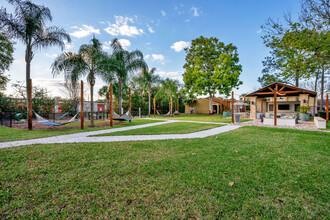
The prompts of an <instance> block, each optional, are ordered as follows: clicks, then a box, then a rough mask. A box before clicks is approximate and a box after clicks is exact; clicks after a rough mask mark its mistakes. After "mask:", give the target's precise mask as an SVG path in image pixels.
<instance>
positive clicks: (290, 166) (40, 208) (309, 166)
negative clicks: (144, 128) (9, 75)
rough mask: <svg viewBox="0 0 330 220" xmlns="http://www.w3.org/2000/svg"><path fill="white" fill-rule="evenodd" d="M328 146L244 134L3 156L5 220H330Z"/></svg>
mask: <svg viewBox="0 0 330 220" xmlns="http://www.w3.org/2000/svg"><path fill="white" fill-rule="evenodd" d="M329 146H330V138H329V134H328V133H324V132H312V131H298V130H292V129H279V128H262V127H242V128H239V129H237V130H234V131H231V132H227V133H222V134H219V135H217V136H213V137H208V138H204V139H185V140H163V141H139V142H119V143H86V144H50V145H36V146H25V147H15V148H8V149H1V150H0V169H1V172H0V184H1V187H0V198H1V199H0V218H2V219H4V218H92V219H94V218H134V219H135V218H140V219H146V218H165V219H168V218H171V219H174V218H201V219H219V218H226V219H236V218H240V219H248V218H249V219H251V218H253V219H271V218H275V219H280V218H281V219H282V218H284V219H286V218H290V219H307V218H311V219H329V217H330V214H329V210H330V207H329V194H330V190H329V182H330V170H329V167H330V166H329V158H330V151H329ZM230 182H234V185H233V186H232V187H230V186H229V183H230Z"/></svg>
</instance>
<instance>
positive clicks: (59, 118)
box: [56, 112, 69, 120]
mask: <svg viewBox="0 0 330 220" xmlns="http://www.w3.org/2000/svg"><path fill="white" fill-rule="evenodd" d="M67 114H69V112H67V113H65V114H64V115H61V116H60V117H58V118H56V120H61V119H62V118H64V117H65V116H66V115H67Z"/></svg>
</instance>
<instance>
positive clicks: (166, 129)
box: [96, 122, 223, 136]
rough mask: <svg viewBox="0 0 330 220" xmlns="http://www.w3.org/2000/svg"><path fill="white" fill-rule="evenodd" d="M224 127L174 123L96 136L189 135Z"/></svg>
mask: <svg viewBox="0 0 330 220" xmlns="http://www.w3.org/2000/svg"><path fill="white" fill-rule="evenodd" d="M220 126H223V125H217V124H201V123H189V122H173V123H168V124H163V125H156V126H152V127H146V128H140V129H134V130H129V131H118V132H114V133H108V134H100V135H96V136H119V135H149V134H151V135H153V134H187V133H192V132H197V131H202V130H208V129H211V128H216V127H220Z"/></svg>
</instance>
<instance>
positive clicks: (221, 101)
mask: <svg viewBox="0 0 330 220" xmlns="http://www.w3.org/2000/svg"><path fill="white" fill-rule="evenodd" d="M222 103H223V100H222V99H220V112H219V113H220V115H222Z"/></svg>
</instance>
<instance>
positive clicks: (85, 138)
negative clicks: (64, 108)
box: [0, 120, 240, 148]
mask: <svg viewBox="0 0 330 220" xmlns="http://www.w3.org/2000/svg"><path fill="white" fill-rule="evenodd" d="M175 122H177V121H174V120H168V121H165V122H157V123H152V124H144V125H136V126H131V127H125V128H114V129H107V130H99V131H90V132H82V133H75V134H69V135H60V136H55V137H48V138H39V139H32V140H23V141H12V142H3V143H0V148H8V147H15V146H24V145H31V144H52V143H89V142H118V141H142V140H143V141H144V140H167V139H186V138H189V139H192V138H205V137H208V136H212V135H216V134H220V133H223V132H227V131H231V130H234V129H237V128H239V127H240V126H238V125H230V124H228V125H225V126H222V127H217V128H213V129H209V130H204V131H198V132H194V133H189V134H166V135H125V136H99V137H89V136H91V135H98V134H106V133H113V132H117V131H127V130H133V129H138V128H146V127H151V126H156V125H162V124H167V123H175ZM217 124H220V123H217Z"/></svg>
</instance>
